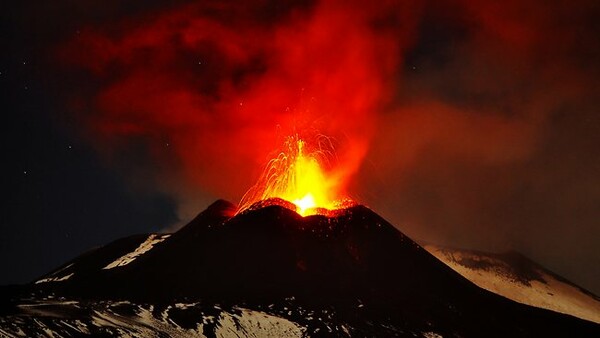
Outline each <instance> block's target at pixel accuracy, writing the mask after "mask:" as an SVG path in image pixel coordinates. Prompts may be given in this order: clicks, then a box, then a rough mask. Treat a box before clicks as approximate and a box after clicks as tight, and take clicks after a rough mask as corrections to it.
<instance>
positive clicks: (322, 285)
mask: <svg viewBox="0 0 600 338" xmlns="http://www.w3.org/2000/svg"><path fill="white" fill-rule="evenodd" d="M1 292H2V294H1V302H2V303H1V304H2V306H1V309H0V336H2V335H4V336H8V337H13V336H15V337H16V336H83V335H94V336H95V335H103V336H139V337H169V336H170V337H172V336H200V337H203V336H204V337H309V336H310V337H415V336H416V337H540V336H551V337H554V336H558V337H598V336H600V326H599V325H598V324H596V323H593V322H589V321H586V320H582V319H579V318H576V317H573V316H570V315H566V314H560V313H557V312H553V311H549V310H546V309H541V308H537V307H533V306H528V305H524V304H520V303H517V302H515V301H512V300H509V299H507V298H505V297H502V296H499V295H497V294H494V293H492V292H490V291H487V290H485V289H483V288H480V287H479V286H477V285H475V284H473V283H472V282H471V281H469V280H468V279H466V278H465V277H463V276H462V275H461V274H459V273H458V272H456V271H455V270H453V269H452V268H450V267H449V266H448V265H446V264H444V263H443V262H442V261H440V260H438V259H437V258H436V257H435V256H434V255H432V254H431V253H430V252H428V251H427V250H425V249H424V248H423V247H421V246H420V245H418V244H417V243H416V242H414V241H413V240H411V239H410V238H408V237H407V236H405V235H404V234H402V233H401V232H400V231H398V230H397V229H396V228H395V227H394V226H392V225H391V224H390V223H388V222H387V221H385V220H384V219H383V218H382V217H380V216H378V215H377V214H376V213H375V212H373V211H372V210H370V209H369V208H367V207H365V206H362V205H354V206H351V207H348V208H346V209H341V210H334V211H331V212H329V213H327V214H316V215H311V216H305V217H303V216H301V215H299V214H298V213H296V212H295V211H292V210H290V209H289V208H287V207H286V205H285V202H284V201H279V200H269V201H263V202H261V203H258V204H255V205H253V206H252V207H250V208H248V209H246V210H245V211H243V212H241V213H238V214H236V207H235V206H234V205H233V204H231V203H229V202H226V201H222V200H220V201H217V202H215V203H214V204H212V205H211V206H210V207H208V209H206V210H205V211H203V212H202V213H200V214H199V215H198V216H197V217H196V218H194V219H193V220H192V221H191V222H190V223H189V224H187V225H186V226H185V227H183V228H181V229H180V230H179V231H177V232H175V233H172V234H146V235H136V236H131V237H127V238H123V239H120V240H117V241H114V242H112V243H110V244H107V245H106V246H103V247H100V248H97V249H94V250H92V251H89V252H87V253H84V254H82V255H81V256H79V257H77V258H75V259H73V260H72V261H70V262H67V263H66V264H64V265H63V266H61V267H59V268H57V269H56V270H54V271H52V272H50V273H49V274H47V275H45V276H42V277H40V278H39V279H37V280H36V281H34V282H32V283H30V284H26V285H19V286H7V287H4V288H2V291H1Z"/></svg>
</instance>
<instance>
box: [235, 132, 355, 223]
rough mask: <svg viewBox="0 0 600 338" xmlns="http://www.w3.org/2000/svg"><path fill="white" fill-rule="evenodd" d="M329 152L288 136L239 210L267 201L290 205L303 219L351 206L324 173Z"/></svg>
mask: <svg viewBox="0 0 600 338" xmlns="http://www.w3.org/2000/svg"><path fill="white" fill-rule="evenodd" d="M330 154H331V151H328V150H324V149H323V148H322V147H320V146H319V147H317V148H315V149H312V148H309V146H308V145H307V143H306V142H305V141H304V140H302V139H301V138H300V137H299V136H298V135H294V136H291V137H288V138H287V139H286V141H285V144H284V147H283V150H282V151H281V152H280V153H279V154H278V155H277V156H276V157H275V158H273V159H272V160H271V161H269V163H268V165H267V167H266V169H265V171H264V173H263V175H262V177H261V179H260V180H259V182H258V183H257V184H256V185H255V186H254V187H253V188H252V189H250V191H248V192H247V193H246V195H245V196H244V198H243V199H242V202H241V210H244V209H246V208H248V207H249V206H250V205H252V204H254V203H256V202H258V201H263V200H267V199H273V198H280V199H283V200H286V201H289V202H291V203H293V204H294V205H295V206H296V212H298V213H299V214H300V215H302V216H306V215H312V214H323V213H327V211H328V210H334V209H338V208H341V207H343V206H347V205H348V204H350V202H349V199H347V198H342V197H341V196H340V187H339V184H338V181H339V180H338V179H336V178H335V177H334V175H332V174H329V173H328V172H327V171H326V170H324V168H323V165H324V164H327V163H329V161H328V159H329V155H330Z"/></svg>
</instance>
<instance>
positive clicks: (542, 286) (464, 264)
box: [424, 245, 600, 323]
mask: <svg viewBox="0 0 600 338" xmlns="http://www.w3.org/2000/svg"><path fill="white" fill-rule="evenodd" d="M424 248H425V249H426V250H427V251H429V252H430V253H432V254H433V255H434V256H435V257H437V258H438V259H439V260H441V261H442V262H444V263H445V264H446V265H448V266H449V267H451V268H452V269H453V270H455V271H456V272H458V273H460V274H461V275H462V276H464V277H466V278H468V279H469V280H470V281H472V282H473V283H475V284H477V285H478V286H480V287H481V288H484V289H486V290H489V291H492V292H494V293H496V294H499V295H502V296H504V297H506V298H509V299H512V300H514V301H517V302H519V303H523V304H527V305H532V306H536V307H541V308H544V309H549V310H553V311H556V312H560V313H565V314H570V315H573V316H576V317H579V318H582V319H586V320H590V321H593V322H596V323H600V299H599V298H598V297H597V296H595V295H593V294H592V293H590V292H589V291H586V290H584V289H582V288H580V287H578V286H576V285H575V284H573V283H571V282H569V281H568V280H566V279H564V278H562V277H560V276H558V275H557V274H555V273H553V272H551V271H549V270H548V269H545V268H544V267H542V266H540V265H539V264H536V263H535V262H533V261H531V260H529V259H528V258H526V257H525V256H522V255H520V254H518V253H515V252H511V253H506V254H492V253H485V252H480V251H472V250H461V249H454V248H446V247H441V246H436V245H425V247H424Z"/></svg>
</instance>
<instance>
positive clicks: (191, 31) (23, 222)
mask: <svg viewBox="0 0 600 338" xmlns="http://www.w3.org/2000/svg"><path fill="white" fill-rule="evenodd" d="M599 14H600V6H599V5H598V4H597V2H596V1H527V2H526V3H523V1H503V2H501V3H496V2H493V1H490V2H486V1H477V2H475V1H467V0H444V1H383V2H377V3H376V4H369V5H365V4H364V2H359V1H356V2H352V1H350V2H347V1H324V2H317V1H292V2H288V3H287V4H286V5H280V4H279V2H278V1H266V0H262V1H252V2H248V1H220V2H201V3H197V2H191V3H190V2H186V1H162V2H161V1H129V2H127V5H125V4H122V2H119V1H96V0H87V1H85V0H84V1H75V0H59V1H53V2H43V1H20V2H14V1H13V2H12V3H11V2H7V3H4V4H2V5H1V8H0V19H1V20H0V37H1V39H0V43H1V44H2V51H3V52H2V53H1V54H0V86H1V88H2V92H1V94H0V98H1V101H0V103H1V106H0V107H2V112H3V114H2V116H3V120H4V122H3V123H2V126H3V128H4V130H3V132H2V143H1V144H2V153H3V156H4V160H3V161H2V163H3V165H2V182H3V185H2V187H3V192H4V194H5V198H4V200H5V202H4V203H3V204H2V208H3V209H2V211H1V212H2V218H1V223H0V226H1V227H2V228H1V230H0V231H1V233H2V236H0V269H1V271H5V273H2V274H1V275H0V276H1V277H0V284H5V283H17V282H25V281H29V280H31V279H32V278H34V277H36V276H38V275H40V274H42V273H44V272H47V271H48V270H50V269H52V268H53V267H55V266H57V265H59V264H61V263H63V262H64V261H65V260H67V259H69V258H71V257H73V256H75V255H77V254H79V253H81V252H83V251H85V250H87V249H90V248H92V247H94V246H98V245H102V244H104V243H106V242H108V241H110V240H113V239H116V238H119V237H122V236H125V235H128V234H134V233H140V232H151V231H160V230H165V229H176V228H177V227H179V226H181V225H182V224H183V223H185V222H186V221H187V220H189V219H190V218H191V217H193V216H194V214H195V213H197V212H199V211H201V210H203V209H204V208H205V207H206V206H207V205H208V204H209V203H211V202H212V201H213V200H214V199H216V198H226V199H229V200H231V201H234V202H237V201H239V199H240V198H241V196H242V194H243V193H244V191H245V190H246V189H248V188H249V187H250V185H252V184H253V182H254V180H255V178H256V177H257V176H258V174H259V173H260V170H261V166H262V165H264V162H265V161H266V159H268V155H269V152H270V151H272V150H273V148H275V145H276V143H277V140H278V138H279V137H281V134H285V133H288V132H289V131H290V130H293V129H294V128H297V129H302V130H319V131H320V132H322V133H324V134H326V135H329V136H331V137H332V139H333V140H334V142H335V146H336V148H337V150H338V154H337V155H338V161H339V163H338V164H339V168H342V169H343V170H342V171H341V172H342V176H343V178H344V182H346V184H345V186H347V190H348V193H349V194H350V195H351V196H353V197H354V198H355V199H357V200H358V201H359V202H361V203H364V204H367V205H368V206H370V207H371V208H372V209H374V210H375V211H376V212H378V213H380V214H382V215H383V216H384V217H386V218H387V219H389V220H390V221H391V222H392V223H393V224H395V225H397V226H398V228H399V229H400V230H401V231H403V232H405V233H407V234H408V235H409V236H412V237H414V238H417V239H420V240H425V241H431V242H438V243H443V244H447V245H454V246H462V247H470V248H477V249H483V250H493V251H503V250H509V249H514V250H518V251H520V252H523V253H525V254H526V255H528V256H530V257H531V258H533V259H534V260H536V261H538V262H540V263H542V264H543V265H545V266H547V267H549V268H550V269H552V270H554V271H556V272H558V273H560V274H562V275H564V276H566V277H567V278H569V279H571V280H573V281H575V282H576V283H578V284H581V285H582V286H584V287H586V288H588V289H590V290H592V291H594V292H595V293H596V294H598V293H600V271H599V269H598V268H597V267H598V266H600V250H599V249H598V246H599V245H600V224H599V220H600V207H599V205H600V204H599V202H600V151H599V150H598V149H599V147H600V116H599V114H598V109H599V107H600V63H599V62H600V61H599V60H600V41H599V40H600V23H598V20H597V18H598V15H599Z"/></svg>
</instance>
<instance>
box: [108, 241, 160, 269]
mask: <svg viewBox="0 0 600 338" xmlns="http://www.w3.org/2000/svg"><path fill="white" fill-rule="evenodd" d="M169 236H171V235H156V234H152V235H150V236H148V238H147V239H146V240H145V241H144V242H143V243H142V244H140V245H139V246H138V247H137V248H136V249H135V250H134V251H132V252H130V253H128V254H126V255H123V256H122V257H120V258H117V259H116V260H115V261H114V262H112V263H110V264H108V265H107V266H105V267H103V268H102V269H104V270H107V269H112V268H116V267H119V266H125V265H127V264H129V263H131V262H133V261H134V260H135V259H136V258H137V257H139V256H141V255H143V254H145V253H146V252H148V251H150V250H151V249H152V248H153V247H154V246H155V245H156V244H158V243H160V242H162V241H164V240H165V239H167V238H169Z"/></svg>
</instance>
